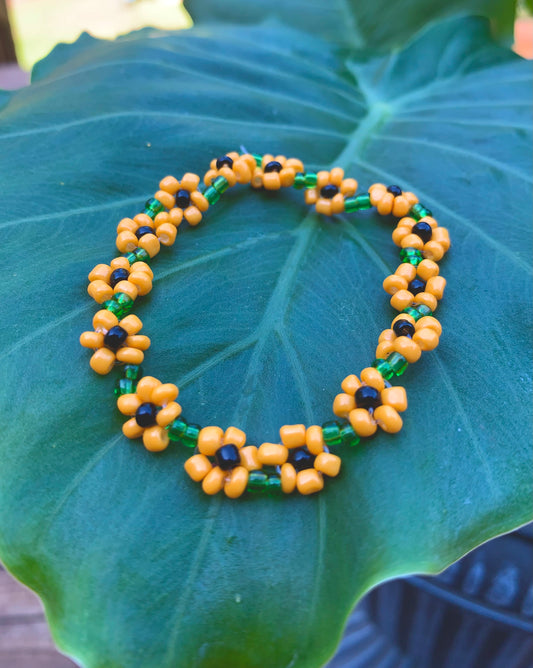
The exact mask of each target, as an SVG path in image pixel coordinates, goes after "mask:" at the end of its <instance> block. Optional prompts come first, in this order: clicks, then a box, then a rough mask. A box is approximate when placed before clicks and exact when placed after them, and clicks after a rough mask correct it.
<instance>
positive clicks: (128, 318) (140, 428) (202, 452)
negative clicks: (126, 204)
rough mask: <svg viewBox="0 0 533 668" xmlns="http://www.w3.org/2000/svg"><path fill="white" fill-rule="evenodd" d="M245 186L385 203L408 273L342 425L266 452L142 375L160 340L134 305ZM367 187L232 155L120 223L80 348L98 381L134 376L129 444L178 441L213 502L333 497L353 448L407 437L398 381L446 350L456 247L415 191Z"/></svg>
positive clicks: (336, 208)
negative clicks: (364, 441)
mask: <svg viewBox="0 0 533 668" xmlns="http://www.w3.org/2000/svg"><path fill="white" fill-rule="evenodd" d="M237 183H241V184H251V186H252V187H253V188H265V189H266V190H278V189H280V188H283V187H294V188H296V189H304V190H305V201H306V203H307V204H309V205H312V206H314V207H315V209H316V211H317V212H318V213H320V214H323V215H325V216H330V215H334V214H339V213H343V212H346V213H352V212H356V211H362V210H365V209H370V208H371V207H373V206H374V207H376V209H377V211H378V213H379V214H381V215H385V216H388V215H390V214H392V215H393V216H395V217H397V218H399V219H400V220H399V221H398V223H397V225H396V228H395V229H394V231H393V233H392V239H393V241H394V243H395V244H396V245H397V246H400V264H399V266H398V268H397V269H396V271H395V272H394V273H393V274H391V275H390V276H387V278H385V280H384V281H383V288H384V289H385V291H386V292H387V293H388V294H390V295H391V299H390V303H391V306H392V307H393V308H394V309H396V310H397V311H399V312H400V313H399V315H398V316H396V317H395V318H394V320H393V321H392V323H391V326H390V328H388V329H385V330H384V331H383V332H382V333H381V334H380V336H379V341H378V346H377V348H376V359H375V360H374V362H373V363H372V365H371V366H368V367H366V368H364V369H363V370H362V371H361V372H360V374H359V375H358V376H356V375H353V374H352V375H349V376H347V377H346V378H345V379H344V380H343V381H342V383H341V388H342V392H341V393H340V394H338V395H337V396H336V397H335V399H334V401H333V412H334V414H335V415H336V416H337V417H338V418H339V419H338V420H332V421H329V422H326V423H325V424H323V425H322V426H318V425H311V426H308V427H306V426H305V425H303V424H295V425H285V426H283V427H281V429H280V430H279V433H280V443H262V444H260V445H259V447H257V446H255V445H251V444H247V440H246V434H245V433H244V431H242V430H241V429H238V428H237V427H234V426H230V427H228V428H227V429H222V428H221V427H217V426H208V427H203V428H202V427H200V426H198V425H196V424H191V423H190V422H188V421H187V420H185V418H184V417H183V416H182V415H181V406H180V405H179V404H178V403H177V402H176V399H177V396H178V388H177V386H176V385H174V384H172V383H163V382H161V381H160V380H158V379H157V378H154V377H152V376H145V375H143V372H142V370H141V367H140V366H139V365H140V364H141V363H142V362H143V360H144V351H146V350H147V349H148V348H149V346H150V339H149V338H148V337H147V336H145V335H144V334H141V333H140V332H141V330H142V322H141V320H140V319H139V318H138V317H137V316H136V315H133V314H132V313H131V310H132V308H133V305H134V303H135V300H136V299H137V298H138V297H143V296H144V295H146V294H148V293H149V292H150V290H151V289H152V280H153V271H152V269H151V266H150V264H151V261H152V260H153V259H154V258H155V256H156V255H157V254H158V253H159V251H160V248H161V245H163V246H172V245H173V244H174V242H175V240H176V234H177V229H178V227H179V225H180V224H181V223H182V222H183V220H186V221H187V222H188V223H189V225H191V226H195V225H198V223H200V221H201V220H202V217H203V215H204V214H205V213H206V212H207V211H208V209H210V208H211V207H212V206H213V205H214V204H216V202H217V201H218V200H219V199H220V197H221V196H222V195H223V194H224V193H225V191H226V190H227V189H228V188H231V187H233V186H234V185H235V184H237ZM357 186H358V184H357V181H356V180H355V179H352V178H344V171H343V170H342V169H341V168H340V167H335V168H334V169H332V170H330V171H320V172H318V173H315V172H312V171H306V170H305V169H304V165H303V163H302V162H301V161H300V160H298V159H295V158H289V159H287V158H285V157H284V156H281V155H279V156H272V155H264V156H260V155H255V154H250V153H246V152H241V153H238V152H231V153H228V154H227V155H224V156H222V157H220V158H218V159H214V160H212V162H211V165H210V169H209V170H208V171H207V173H206V174H205V176H204V181H203V184H200V177H199V176H198V175H197V174H192V173H186V174H184V175H183V176H182V178H181V180H178V179H176V178H175V177H173V176H167V177H165V178H164V179H163V180H162V181H161V183H160V184H159V188H160V189H159V190H158V191H157V192H156V193H155V195H154V197H153V198H151V199H149V200H148V201H147V202H146V205H145V208H144V211H143V212H142V213H139V214H137V215H136V216H134V217H133V218H124V219H123V220H121V221H120V223H119V225H118V227H117V239H116V246H117V249H118V251H119V252H120V253H121V255H120V256H119V257H116V258H114V259H113V260H112V261H111V262H110V263H109V264H98V265H96V267H94V269H93V270H92V271H91V273H90V274H89V281H90V283H89V287H88V292H89V295H90V296H91V297H92V298H93V299H94V300H95V301H96V302H97V303H98V304H100V305H101V310H99V311H98V312H97V313H96V314H95V316H94V318H93V327H94V331H89V332H84V333H83V334H82V335H81V337H80V343H81V345H82V346H84V347H86V348H92V349H94V351H95V352H94V353H93V355H92V357H91V360H90V365H91V367H92V369H93V370H94V371H96V372H97V373H99V374H107V373H109V372H110V371H111V370H112V369H113V368H114V367H115V366H116V365H120V368H121V369H122V371H123V376H122V377H121V378H120V379H119V380H118V382H117V386H116V388H115V395H116V396H117V397H118V399H117V407H118V410H119V411H120V412H121V413H122V414H124V415H125V416H127V417H128V418H129V419H128V420H127V422H125V423H124V425H123V428H122V430H123V433H124V435H125V436H127V437H128V438H131V439H136V438H142V440H143V443H144V446H145V448H146V449H147V450H150V451H151V452H159V451H161V450H165V449H166V448H167V447H168V445H169V444H170V443H171V442H175V443H179V444H181V445H182V446H184V447H186V448H189V449H191V450H192V452H193V454H192V455H191V456H190V457H189V458H188V459H187V461H186V462H185V470H186V472H187V473H188V475H189V476H190V478H192V480H193V481H195V482H199V483H200V482H201V483H202V489H203V491H204V492H205V493H206V494H210V495H212V494H216V493H218V492H220V491H222V490H223V491H224V493H225V494H226V496H228V497H230V498H237V497H239V496H241V495H242V494H243V493H244V492H257V491H270V492H283V493H286V494H290V493H291V492H293V491H294V490H297V491H298V492H299V493H300V494H313V493H315V492H318V491H320V490H321V489H322V488H323V486H324V478H328V477H335V476H337V475H338V473H339V471H340V467H341V458H340V456H339V454H338V453H339V452H341V451H342V450H343V449H346V448H350V447H354V446H356V445H357V444H358V443H359V442H360V439H361V438H368V437H370V436H372V435H373V434H375V433H376V431H377V429H378V428H379V429H382V430H383V431H385V432H388V433H396V432H398V431H400V429H401V428H402V418H401V417H400V413H401V412H403V411H405V410H406V408H407V396H406V392H405V389H404V388H403V387H399V386H392V385H391V383H390V382H389V381H390V380H391V379H392V378H393V377H394V376H401V375H402V374H403V373H404V371H405V370H406V368H407V366H408V365H409V364H412V363H414V362H416V361H417V360H418V359H419V358H420V356H421V354H422V351H426V350H433V349H434V348H436V347H437V345H438V343H439V337H440V334H441V331H442V328H441V325H440V323H439V321H438V320H437V319H436V318H435V317H434V316H433V313H434V312H435V310H436V308H437V303H438V300H440V299H441V298H442V296H443V292H444V288H445V285H446V281H445V279H444V278H442V276H440V275H439V266H438V264H437V262H438V261H439V260H441V259H442V257H443V256H444V254H445V253H446V251H447V250H448V248H449V246H450V239H449V235H448V231H447V230H446V229H445V228H444V227H439V226H438V225H437V221H436V220H435V218H433V216H432V213H431V211H429V210H428V209H427V208H426V207H425V206H423V205H422V204H420V202H419V201H418V199H417V197H416V196H415V195H414V194H413V193H411V192H405V191H402V189H401V188H400V187H398V186H396V185H390V186H385V185H383V184H381V183H375V184H374V185H372V186H371V187H370V188H369V189H368V192H365V193H363V194H360V195H356V194H355V193H356V191H357Z"/></svg>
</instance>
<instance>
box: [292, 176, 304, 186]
mask: <svg viewBox="0 0 533 668" xmlns="http://www.w3.org/2000/svg"><path fill="white" fill-rule="evenodd" d="M292 186H293V188H296V190H301V189H302V188H305V174H304V173H303V172H298V174H296V175H295V177H294V183H293V184H292Z"/></svg>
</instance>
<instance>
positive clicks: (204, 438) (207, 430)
mask: <svg viewBox="0 0 533 668" xmlns="http://www.w3.org/2000/svg"><path fill="white" fill-rule="evenodd" d="M223 438H224V431H223V430H222V429H221V428H220V427H204V428H203V429H201V430H200V433H199V434H198V450H200V452H201V453H202V454H203V455H207V457H212V456H213V455H214V454H215V453H216V451H217V450H218V449H219V448H220V446H221V445H222V439H223Z"/></svg>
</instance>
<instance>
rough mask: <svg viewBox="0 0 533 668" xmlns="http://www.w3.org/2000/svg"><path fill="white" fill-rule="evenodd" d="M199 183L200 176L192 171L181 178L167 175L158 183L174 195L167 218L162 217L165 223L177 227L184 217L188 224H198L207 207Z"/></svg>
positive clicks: (207, 204)
mask: <svg viewBox="0 0 533 668" xmlns="http://www.w3.org/2000/svg"><path fill="white" fill-rule="evenodd" d="M199 184H200V177H199V176H198V174H193V173H192V172H187V173H186V174H184V175H183V176H182V178H181V180H178V179H176V178H174V177H168V176H167V177H165V179H163V181H161V183H160V184H159V186H160V188H161V190H165V191H166V192H168V193H169V194H171V195H174V196H175V199H174V202H173V206H172V208H171V209H170V210H169V212H168V219H167V218H164V222H165V223H167V222H168V223H171V224H173V225H175V227H178V225H180V223H181V221H182V219H183V218H185V220H186V221H187V222H188V223H189V225H192V226H195V225H198V223H199V222H200V221H201V220H202V212H203V211H206V210H207V209H208V208H209V203H208V202H207V200H206V199H205V197H204V196H203V195H202V193H201V192H199V190H198V186H199ZM180 195H181V196H180ZM141 239H142V237H141ZM147 250H148V249H147ZM148 252H150V251H148Z"/></svg>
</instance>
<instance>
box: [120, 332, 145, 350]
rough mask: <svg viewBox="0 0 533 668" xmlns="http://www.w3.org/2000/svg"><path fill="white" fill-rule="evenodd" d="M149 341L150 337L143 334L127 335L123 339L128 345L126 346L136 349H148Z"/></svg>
mask: <svg viewBox="0 0 533 668" xmlns="http://www.w3.org/2000/svg"><path fill="white" fill-rule="evenodd" d="M150 343H151V342H150V338H149V337H148V336H145V335H144V334H134V335H133V336H128V337H126V340H125V341H124V344H125V345H126V346H128V348H137V349H138V350H148V348H149V347H150Z"/></svg>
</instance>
